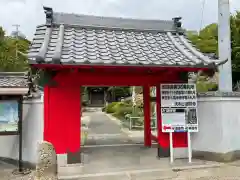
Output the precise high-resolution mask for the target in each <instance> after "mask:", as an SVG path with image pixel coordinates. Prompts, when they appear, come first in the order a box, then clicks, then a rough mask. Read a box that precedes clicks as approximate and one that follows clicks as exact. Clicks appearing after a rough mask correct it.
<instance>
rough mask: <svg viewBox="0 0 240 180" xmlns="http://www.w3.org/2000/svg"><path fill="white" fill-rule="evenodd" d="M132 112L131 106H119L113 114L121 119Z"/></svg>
mask: <svg viewBox="0 0 240 180" xmlns="http://www.w3.org/2000/svg"><path fill="white" fill-rule="evenodd" d="M131 113H132V107H130V106H124V105H122V106H119V107H118V109H116V112H115V113H114V115H115V116H117V117H119V118H121V119H123V118H124V117H125V116H126V115H127V114H131Z"/></svg>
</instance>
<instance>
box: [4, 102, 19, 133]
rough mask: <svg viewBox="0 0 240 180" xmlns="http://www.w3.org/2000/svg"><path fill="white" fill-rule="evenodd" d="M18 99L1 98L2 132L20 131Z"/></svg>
mask: <svg viewBox="0 0 240 180" xmlns="http://www.w3.org/2000/svg"><path fill="white" fill-rule="evenodd" d="M18 121H19V116H18V101H14V100H10V101H3V100H0V132H16V131H18Z"/></svg>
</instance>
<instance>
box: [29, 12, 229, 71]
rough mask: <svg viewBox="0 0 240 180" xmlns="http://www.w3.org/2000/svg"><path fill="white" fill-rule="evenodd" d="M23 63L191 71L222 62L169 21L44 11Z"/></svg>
mask: <svg viewBox="0 0 240 180" xmlns="http://www.w3.org/2000/svg"><path fill="white" fill-rule="evenodd" d="M51 13H52V17H51V16H47V23H46V25H42V26H38V27H37V30H36V33H35V37H34V39H33V42H32V45H31V48H30V50H29V62H30V64H35V63H55V64H56V63H57V64H60V63H61V64H76V65H83V64H92V65H98V64H102V65H142V66H184V67H188V66H196V67H207V66H211V67H212V65H214V66H216V65H218V64H222V63H224V62H223V61H222V62H221V61H218V60H214V59H212V58H209V57H208V56H205V55H203V54H202V53H201V52H199V51H198V50H197V49H195V48H194V47H193V46H192V45H191V43H190V42H189V41H188V40H187V39H186V38H185V36H184V35H183V33H182V32H181V31H179V28H177V27H176V26H175V25H174V23H175V22H174V21H156V20H134V19H122V18H110V17H95V16H84V15H74V14H64V13H53V12H52V10H51V9H48V10H47V14H50V15H51Z"/></svg>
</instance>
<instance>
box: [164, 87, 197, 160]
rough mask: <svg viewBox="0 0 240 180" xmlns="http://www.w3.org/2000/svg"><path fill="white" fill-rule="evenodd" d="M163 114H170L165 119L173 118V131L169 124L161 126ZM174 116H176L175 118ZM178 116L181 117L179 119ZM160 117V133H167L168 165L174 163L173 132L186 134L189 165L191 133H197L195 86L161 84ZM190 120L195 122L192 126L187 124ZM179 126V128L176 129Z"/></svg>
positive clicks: (190, 158)
mask: <svg viewBox="0 0 240 180" xmlns="http://www.w3.org/2000/svg"><path fill="white" fill-rule="evenodd" d="M164 97H165V98H164ZM187 100H189V101H187ZM164 113H166V114H167V113H169V114H172V116H169V117H167V118H172V119H174V118H175V121H177V122H178V123H177V125H176V128H175V129H173V127H172V123H171V122H170V123H169V124H168V123H166V124H163V122H164ZM174 115H176V117H175V116H174ZM180 115H181V116H182V117H180ZM178 116H179V119H178ZM161 117H162V132H166V133H169V141H170V163H173V161H174V148H173V135H172V133H173V132H187V138H188V162H189V163H191V162H192V143H191V132H198V119H197V92H196V85H195V84H161ZM190 119H191V120H194V122H195V123H193V124H194V125H192V124H190V123H189V120H190ZM179 120H180V121H179ZM180 124H181V125H180ZM179 125H180V127H178V126H179ZM166 126H168V127H166Z"/></svg>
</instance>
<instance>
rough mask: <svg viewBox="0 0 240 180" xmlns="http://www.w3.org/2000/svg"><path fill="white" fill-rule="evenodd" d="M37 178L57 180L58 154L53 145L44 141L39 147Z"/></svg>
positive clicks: (36, 179)
mask: <svg viewBox="0 0 240 180" xmlns="http://www.w3.org/2000/svg"><path fill="white" fill-rule="evenodd" d="M37 156H38V157H37V164H36V172H35V178H34V179H35V180H57V179H58V178H57V155H56V151H55V149H54V147H53V145H52V144H51V143H49V142H46V141H44V142H42V143H40V144H39V145H38V149H37Z"/></svg>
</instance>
